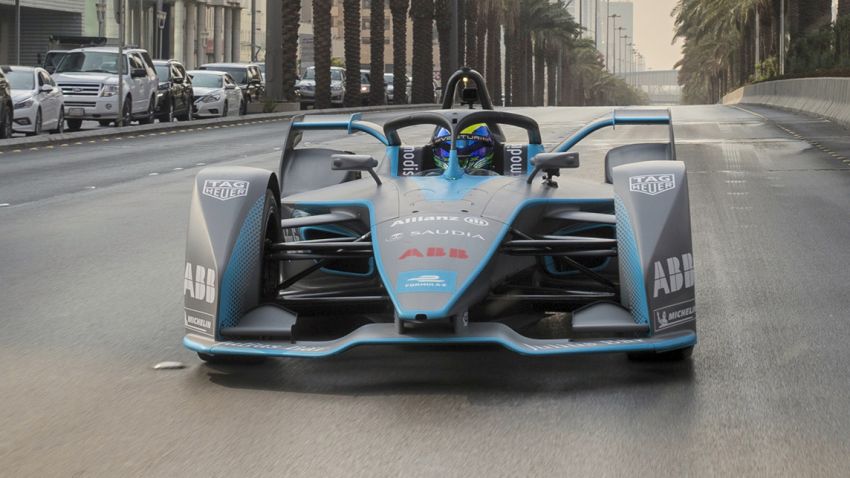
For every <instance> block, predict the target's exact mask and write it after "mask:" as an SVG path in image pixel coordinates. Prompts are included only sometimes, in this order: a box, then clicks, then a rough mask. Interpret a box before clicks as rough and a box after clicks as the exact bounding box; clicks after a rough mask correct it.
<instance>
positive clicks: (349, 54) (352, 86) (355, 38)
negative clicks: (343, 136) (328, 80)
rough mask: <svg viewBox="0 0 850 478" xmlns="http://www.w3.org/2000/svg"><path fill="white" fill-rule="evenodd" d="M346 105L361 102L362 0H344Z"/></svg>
mask: <svg viewBox="0 0 850 478" xmlns="http://www.w3.org/2000/svg"><path fill="white" fill-rule="evenodd" d="M342 6H343V24H344V27H345V99H344V103H345V106H357V105H359V104H360V0H343V2H342Z"/></svg>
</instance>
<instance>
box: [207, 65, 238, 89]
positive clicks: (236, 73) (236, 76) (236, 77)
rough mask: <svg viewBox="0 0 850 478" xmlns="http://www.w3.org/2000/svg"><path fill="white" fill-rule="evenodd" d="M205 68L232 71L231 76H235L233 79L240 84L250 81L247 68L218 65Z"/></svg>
mask: <svg viewBox="0 0 850 478" xmlns="http://www.w3.org/2000/svg"><path fill="white" fill-rule="evenodd" d="M203 69H204V70H215V71H223V72H225V73H230V76H231V77H233V81H235V82H236V83H238V84H240V85H244V84H246V83H248V72H247V71H246V70H245V68H219V67H217V66H208V67H204V68H203Z"/></svg>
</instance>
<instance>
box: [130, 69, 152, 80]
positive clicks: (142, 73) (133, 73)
mask: <svg viewBox="0 0 850 478" xmlns="http://www.w3.org/2000/svg"><path fill="white" fill-rule="evenodd" d="M146 76H148V72H147V70H145V69H144V68H133V69H132V70H130V78H144V77H146Z"/></svg>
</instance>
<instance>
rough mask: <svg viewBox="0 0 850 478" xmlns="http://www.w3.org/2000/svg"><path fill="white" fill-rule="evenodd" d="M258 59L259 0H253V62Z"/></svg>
mask: <svg viewBox="0 0 850 478" xmlns="http://www.w3.org/2000/svg"><path fill="white" fill-rule="evenodd" d="M266 53H268V52H266ZM256 61H257V0H251V62H252V63H256Z"/></svg>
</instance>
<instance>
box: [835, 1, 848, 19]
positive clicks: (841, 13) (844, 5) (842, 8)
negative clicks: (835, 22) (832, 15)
mask: <svg viewBox="0 0 850 478" xmlns="http://www.w3.org/2000/svg"><path fill="white" fill-rule="evenodd" d="M847 15H850V0H838V18H842V17H846V16H847Z"/></svg>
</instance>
